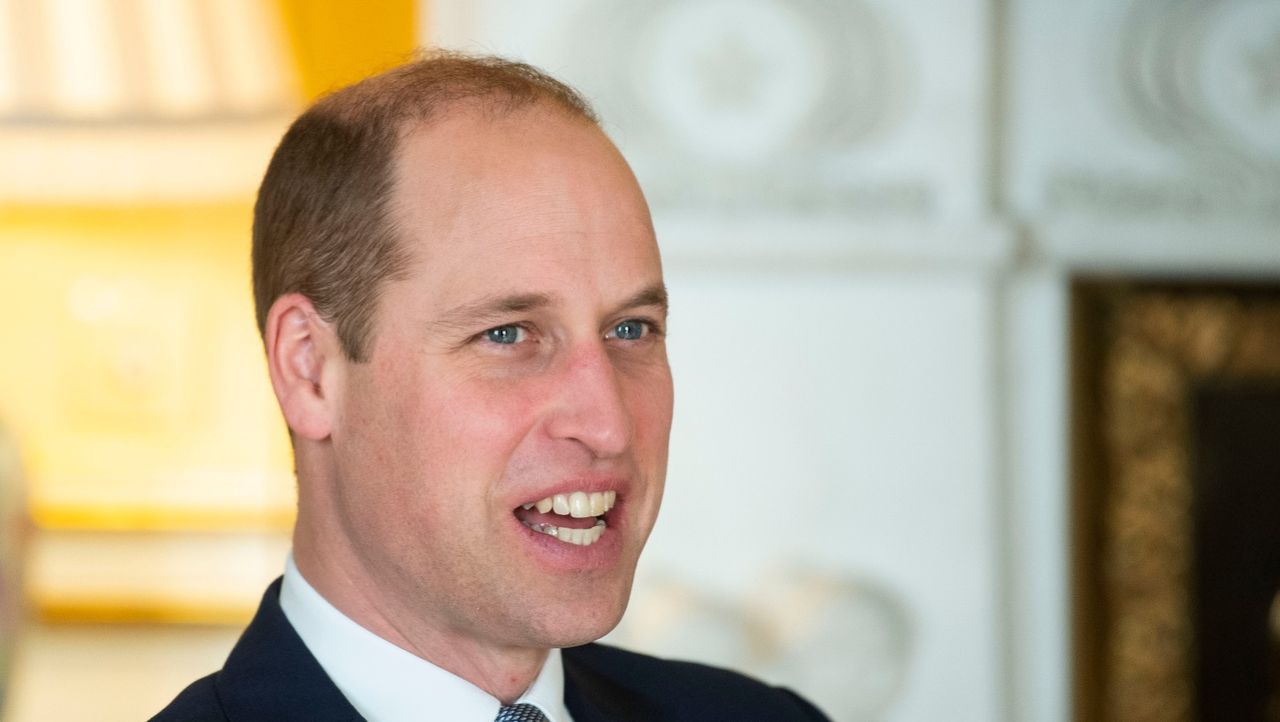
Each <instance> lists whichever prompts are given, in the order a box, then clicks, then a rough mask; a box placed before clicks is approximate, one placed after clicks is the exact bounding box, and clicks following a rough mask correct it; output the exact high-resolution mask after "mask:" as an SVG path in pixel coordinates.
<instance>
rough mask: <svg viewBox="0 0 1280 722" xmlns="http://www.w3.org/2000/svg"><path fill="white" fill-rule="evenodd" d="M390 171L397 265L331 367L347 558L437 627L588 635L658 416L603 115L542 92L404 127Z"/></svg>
mask: <svg viewBox="0 0 1280 722" xmlns="http://www.w3.org/2000/svg"><path fill="white" fill-rule="evenodd" d="M396 179H397V187H396V189H395V192H394V201H395V204H394V211H393V213H394V219H395V221H396V222H397V223H398V225H399V228H398V234H399V238H400V240H401V242H402V243H403V244H404V245H405V247H406V249H407V250H408V251H409V253H410V255H411V258H412V263H411V264H410V266H409V270H408V273H407V275H406V276H405V277H404V278H402V279H400V280H394V281H391V282H390V283H388V284H387V285H386V287H385V289H384V292H383V294H382V296H381V298H380V301H379V306H378V309H377V314H376V318H375V328H374V336H373V339H372V341H373V343H372V346H371V349H370V358H369V360H368V361H367V362H366V363H362V364H344V365H343V367H342V372H341V374H342V379H343V382H342V384H341V386H340V390H339V391H338V395H339V397H340V398H338V399H337V401H336V407H337V409H338V415H337V419H336V423H335V424H334V426H333V431H332V445H333V460H334V465H335V471H336V479H337V484H336V485H335V487H334V489H333V492H332V493H334V494H335V495H336V496H337V504H336V508H337V510H338V513H339V515H340V516H342V519H341V520H340V523H341V524H342V525H343V527H344V532H345V534H346V536H347V537H348V538H349V539H350V544H351V551H352V552H353V553H354V555H355V558H356V559H358V560H359V564H360V565H361V567H362V569H361V570H359V571H357V572H355V575H357V576H366V579H364V580H361V581H363V582H365V583H369V584H372V585H373V586H374V587H375V588H376V589H377V593H378V595H379V596H380V597H381V598H382V601H383V603H385V604H386V608H387V610H388V611H392V612H393V614H400V615H401V616H406V617H408V618H409V619H410V620H412V621H409V622H407V623H409V624H421V625H423V629H429V630H433V632H434V633H437V634H444V635H452V636H455V637H462V638H469V639H474V640H478V641H482V642H485V643H489V644H494V645H501V646H508V647H537V648H545V647H550V646H568V645H572V644H578V643H582V642H585V641H588V640H591V639H594V638H597V637H599V636H601V635H603V634H604V633H606V632H607V631H608V630H609V629H611V628H612V627H613V626H614V625H615V624H616V623H617V621H618V619H619V617H620V616H621V614H622V611H623V609H624V608H625V606H626V601H627V598H628V595H629V593H630V587H631V580H632V575H633V572H634V569H635V564H636V560H637V558H638V556H639V554H640V550H641V548H642V547H643V545H644V542H645V539H646V538H647V537H648V535H649V531H650V529H651V528H652V526H653V523H654V520H655V518H656V516H657V512H658V505H659V501H660V500H661V496H662V487H663V482H664V479H665V476H666V465H667V437H668V432H669V429H670V425H671V405H672V388H671V373H670V369H669V367H668V366H667V354H666V346H665V341H664V336H663V331H664V327H665V323H666V308H665V294H664V293H663V291H662V288H663V287H662V269H661V265H660V262H659V257H658V249H657V245H656V243H655V241H654V237H653V230H652V226H651V223H650V220H649V213H648V209H647V207H646V205H645V202H644V199H643V197H642V195H641V193H640V189H639V187H638V186H637V185H636V182H635V180H634V178H633V177H632V175H631V172H630V170H629V169H628V168H627V166H626V164H625V162H624V161H623V160H622V158H621V156H620V155H618V153H617V151H616V150H615V149H614V148H613V146H612V144H610V143H609V141H608V140H607V139H606V138H605V137H604V135H603V134H602V133H601V132H600V131H599V130H598V129H596V128H594V127H592V126H590V125H588V124H586V123H585V122H584V121H581V120H578V119H574V118H569V117H567V116H565V115H563V114H561V113H560V112H559V111H556V110H553V109H548V108H545V107H535V108H532V109H529V110H523V111H518V112H516V113H514V114H512V115H510V116H508V117H505V118H500V119H496V120H495V119H489V118H485V117H482V116H480V115H476V114H473V113H470V112H463V113H458V114H457V115H455V116H454V117H451V118H449V119H446V120H444V121H441V122H439V123H435V124H432V125H431V126H429V127H427V128H425V129H419V130H417V131H414V132H412V133H410V134H409V135H408V136H406V138H405V139H404V140H403V141H402V144H401V147H400V152H399V155H398V160H397V167H396ZM560 495H563V496H564V499H563V501H564V502H567V503H568V505H569V506H570V509H569V511H570V513H569V514H557V512H564V511H565V509H564V508H563V507H560V506H558V505H555V504H554V501H555V499H556V497H557V496H560ZM546 499H552V500H553V507H552V509H551V510H550V511H547V510H545V506H546V504H545V502H544V503H543V504H541V505H539V502H542V501H543V500H546ZM593 503H594V504H595V506H594V508H593V507H592V504H593ZM530 504H533V506H532V508H528V509H526V508H525V506H526V505H530ZM575 506H577V508H576V509H575V508H573V507H575ZM603 507H608V510H607V511H603V512H602V508H603ZM553 533H554V536H553V535H552V534H553ZM416 631H421V630H416Z"/></svg>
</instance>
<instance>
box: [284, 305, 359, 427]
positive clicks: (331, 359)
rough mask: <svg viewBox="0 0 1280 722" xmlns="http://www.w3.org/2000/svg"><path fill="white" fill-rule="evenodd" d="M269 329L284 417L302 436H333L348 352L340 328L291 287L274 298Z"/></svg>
mask: <svg viewBox="0 0 1280 722" xmlns="http://www.w3.org/2000/svg"><path fill="white" fill-rule="evenodd" d="M265 335H266V345H267V369H268V371H269V372H270V374H271V386H272V388H274V389H275V392H276V400H277V401H279V402H280V410H281V411H282V412H284V420H285V423H287V424H288V425H289V429H290V430H291V431H293V433H294V434H296V435H298V436H301V437H303V438H307V439H312V440H314V441H321V440H324V439H326V438H328V437H329V433H330V431H331V430H332V420H333V416H334V412H335V409H334V402H335V399H336V398H337V394H336V392H337V383H338V380H339V378H340V370H341V363H342V360H343V359H344V358H345V357H344V356H343V355H342V349H341V345H340V344H339V341H338V335H337V331H336V329H334V328H333V326H332V325H331V324H330V323H329V322H327V321H325V320H324V319H323V318H321V317H320V314H319V313H316V310H315V307H314V306H312V305H311V300H310V299H309V298H307V297H306V296H303V295H302V294H300V293H288V294H285V295H283V296H281V297H279V298H277V299H276V300H275V303H273V304H271V310H270V311H268V312H267V327H266V334H265Z"/></svg>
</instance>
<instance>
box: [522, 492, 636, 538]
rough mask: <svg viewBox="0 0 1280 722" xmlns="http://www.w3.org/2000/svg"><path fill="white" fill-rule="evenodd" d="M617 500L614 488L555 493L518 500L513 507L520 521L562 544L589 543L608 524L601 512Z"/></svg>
mask: <svg viewBox="0 0 1280 722" xmlns="http://www.w3.org/2000/svg"><path fill="white" fill-rule="evenodd" d="M617 500H618V493H617V492H616V491H601V492H591V493H587V492H585V491H575V492H572V493H569V494H556V495H554V496H549V497H547V498H545V499H539V500H538V501H531V502H528V503H526V504H522V505H521V506H519V507H517V508H516V510H515V515H516V518H517V519H519V520H520V523H521V524H524V525H525V526H527V527H529V528H530V529H532V530H534V531H536V532H538V533H539V534H546V535H547V536H550V537H554V538H556V539H558V540H560V541H562V542H564V543H566V544H574V545H577V546H584V547H585V546H591V545H592V544H595V543H596V542H597V541H599V540H600V537H601V536H602V535H603V534H604V530H605V529H606V528H608V526H609V525H608V523H607V522H606V521H605V514H607V513H608V512H609V510H610V509H612V508H613V505H614V503H615V502H617Z"/></svg>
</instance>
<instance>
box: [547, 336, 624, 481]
mask: <svg viewBox="0 0 1280 722" xmlns="http://www.w3.org/2000/svg"><path fill="white" fill-rule="evenodd" d="M555 383H556V384H557V386H558V388H557V389H556V394H555V398H556V401H555V403H554V405H553V407H552V409H551V410H550V413H549V418H548V419H547V432H548V433H549V434H550V435H551V436H552V437H553V438H557V439H567V440H572V441H576V442H578V443H580V444H582V445H583V446H584V447H586V448H587V449H589V450H590V451H591V453H592V455H593V456H594V457H596V458H610V457H615V456H618V455H620V454H622V453H623V452H624V451H626V450H627V448H628V447H629V446H630V445H631V435H632V430H633V428H632V420H631V411H630V409H629V408H628V406H627V402H626V399H625V397H624V396H623V388H622V385H621V384H620V383H619V378H618V373H617V369H616V368H615V367H614V365H613V360H612V359H611V358H610V357H609V352H608V351H607V350H606V349H605V348H604V346H603V344H601V343H598V342H597V343H593V344H584V345H583V346H582V347H580V348H578V349H576V350H575V352H574V353H573V354H572V356H570V357H569V359H568V362H567V364H566V366H565V369H564V372H563V373H562V374H558V375H557V378H556V382H555Z"/></svg>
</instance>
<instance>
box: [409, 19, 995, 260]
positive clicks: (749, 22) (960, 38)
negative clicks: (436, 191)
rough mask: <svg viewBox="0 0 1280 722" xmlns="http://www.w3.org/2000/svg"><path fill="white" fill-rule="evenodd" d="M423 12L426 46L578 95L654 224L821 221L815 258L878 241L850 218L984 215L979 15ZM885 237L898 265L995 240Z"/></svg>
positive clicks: (698, 244) (969, 233) (983, 49)
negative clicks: (625, 162) (529, 66)
mask: <svg viewBox="0 0 1280 722" xmlns="http://www.w3.org/2000/svg"><path fill="white" fill-rule="evenodd" d="M433 8H435V9H434V19H433V20H432V21H431V25H430V29H431V32H432V35H433V36H434V40H435V41H436V42H438V43H440V44H442V45H445V46H449V47H459V48H472V49H474V48H479V49H488V50H496V51H498V52H501V53H503V54H513V55H517V56H520V57H523V58H526V59H528V60H530V61H532V62H534V63H535V64H538V65H540V66H543V67H546V68H549V69H551V70H553V71H555V72H557V73H558V74H560V75H561V76H563V77H565V78H566V79H568V80H569V81H570V82H572V83H574V84H575V85H577V86H578V87H580V88H581V89H583V90H584V91H585V92H586V93H587V94H588V95H589V96H590V97H591V98H592V100H593V101H594V102H595V103H596V105H597V106H598V108H599V109H600V111H601V113H602V115H603V116H604V118H605V120H606V125H607V127H608V128H609V130H610V131H611V133H612V134H613V135H614V137H615V139H616V140H617V141H618V142H619V144H620V145H621V146H622V148H623V150H624V152H625V153H626V155H627V157H628V159H629V160H630V161H631V162H632V164H633V165H634V166H635V168H636V171H637V173H638V175H639V176H640V178H641V182H642V184H643V185H644V187H645V190H646V193H647V194H648V196H649V199H650V201H651V203H652V205H653V206H654V208H655V211H656V212H657V215H658V216H659V220H660V222H663V221H669V220H671V219H673V218H679V219H684V220H687V219H689V218H690V217H694V218H698V217H705V216H706V215H708V214H715V215H718V216H720V217H733V216H742V215H748V216H751V217H753V218H759V217H766V218H776V217H783V218H788V219H793V220H800V219H803V222H804V223H805V224H807V225H808V226H809V227H812V226H814V225H815V220H814V219H815V218H818V219H828V220H829V221H830V220H834V221H835V223H837V224H838V229H837V230H835V231H831V230H830V224H829V223H828V224H827V225H826V226H822V227H821V230H820V231H819V233H818V236H819V237H820V238H821V239H822V240H823V241H824V242H827V243H826V245H827V246H828V247H830V246H831V245H835V246H837V247H838V246H840V245H855V246H864V245H865V246H867V247H869V248H875V249H879V250H884V245H883V244H879V245H878V244H876V242H875V241H874V239H873V238H871V237H870V236H873V235H883V234H879V233H877V234H857V233H851V232H850V231H849V229H848V227H849V224H850V222H854V223H862V224H866V223H873V224H884V223H890V224H893V223H900V222H902V221H908V222H921V221H923V222H929V223H936V222H954V221H961V222H964V223H968V224H973V225H976V224H977V223H978V222H979V221H981V220H982V219H983V218H984V217H985V214H986V201H987V192H986V187H987V185H988V184H987V180H988V179H987V168H988V166H987V161H986V159H987V156H988V153H987V147H986V143H985V141H984V132H983V122H984V119H985V117H986V113H987V110H988V106H987V103H988V94H987V92H986V88H987V82H986V79H987V70H988V66H987V62H988V59H989V50H988V48H989V47H990V45H991V44H990V42H989V40H990V37H989V35H990V33H989V23H988V22H987V20H988V18H987V16H986V12H985V3H983V2H978V1H976V0H975V1H969V2H959V3H956V2H939V1H930V2H920V3H893V2H884V1H882V0H842V1H840V2H829V1H825V0H735V1H733V2H730V1H729V0H695V1H686V0H682V1H679V2H677V1H675V0H657V1H655V2H644V3H636V2H629V1H627V0H597V1H595V2H581V1H574V0H560V1H559V2H542V3H538V4H537V5H536V10H535V9H534V8H533V7H531V6H530V5H529V4H527V3H520V2H515V1H514V0H486V1H484V2H476V3H456V2H443V3H436V4H434V5H433ZM817 225H819V226H821V224H817ZM704 230H705V228H700V229H698V230H697V231H685V230H684V229H683V227H681V229H680V230H677V232H676V234H675V235H676V236H678V237H679V239H680V240H679V243H678V245H681V246H685V245H692V246H694V247H695V250H696V249H703V250H712V249H711V246H713V245H714V243H715V241H714V239H715V236H716V234H714V233H711V234H707V233H703V232H702V231H704ZM975 234H976V235H977V236H978V237H977V238H975V237H974V236H975ZM787 235H791V236H801V235H811V234H809V233H807V232H805V231H801V232H800V233H795V232H793V233H790V234H786V233H784V234H782V236H783V237H778V238H775V240H774V243H775V244H778V246H777V247H781V248H785V249H789V246H788V245H787V243H788V239H787V238H786V237H785V236H787ZM889 235H893V236H895V237H898V238H900V239H901V240H902V243H901V244H895V245H901V246H903V247H904V248H903V251H902V252H903V253H906V254H911V253H913V245H915V246H918V245H919V243H920V241H918V240H917V241H916V242H915V243H913V242H912V240H911V239H912V238H916V239H919V238H923V239H924V240H923V242H924V243H925V244H926V245H928V246H930V247H935V246H940V247H944V248H945V247H946V246H947V245H951V246H960V247H964V246H966V245H977V246H979V248H978V249H976V250H975V253H988V254H989V253H990V251H991V248H992V247H1000V246H1001V244H1002V243H1003V240H1002V239H1000V238H993V237H992V234H991V232H990V229H989V228H977V229H976V230H975V229H974V228H973V227H972V225H971V226H969V227H966V228H965V229H962V230H960V231H959V232H956V229H952V232H950V233H947V234H941V233H932V234H931V233H929V232H928V231H926V232H923V233H921V234H912V233H911V232H910V231H908V232H906V233H902V232H901V231H898V232H897V233H890V234H889ZM997 235H998V234H997ZM903 236H906V238H902V237H903ZM800 243H801V245H802V246H803V245H804V240H803V239H801V240H800ZM677 250H678V249H677ZM766 250H767V249H766ZM888 250H889V252H890V254H892V253H893V251H894V249H893V248H889V249H888ZM917 257H918V254H917Z"/></svg>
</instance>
